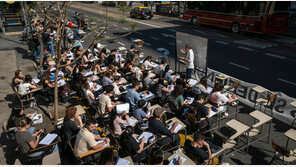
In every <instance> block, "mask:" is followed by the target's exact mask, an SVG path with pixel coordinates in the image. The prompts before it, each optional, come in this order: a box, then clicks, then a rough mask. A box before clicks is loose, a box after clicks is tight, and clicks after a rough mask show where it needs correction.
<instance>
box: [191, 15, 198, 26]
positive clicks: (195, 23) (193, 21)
mask: <svg viewBox="0 0 296 167" xmlns="http://www.w3.org/2000/svg"><path fill="white" fill-rule="evenodd" d="M191 23H192V24H193V25H194V26H198V19H197V17H195V16H194V17H192V19H191Z"/></svg>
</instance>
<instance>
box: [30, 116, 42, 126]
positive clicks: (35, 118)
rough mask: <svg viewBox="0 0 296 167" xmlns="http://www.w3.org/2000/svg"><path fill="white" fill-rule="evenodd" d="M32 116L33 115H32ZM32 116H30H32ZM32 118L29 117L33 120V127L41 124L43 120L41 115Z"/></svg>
mask: <svg viewBox="0 0 296 167" xmlns="http://www.w3.org/2000/svg"><path fill="white" fill-rule="evenodd" d="M33 115H34V114H33ZM33 115H32V116H33ZM32 116H31V118H33V119H32V120H33V124H34V125H36V124H39V123H42V122H43V118H42V115H41V114H35V115H34V117H32Z"/></svg>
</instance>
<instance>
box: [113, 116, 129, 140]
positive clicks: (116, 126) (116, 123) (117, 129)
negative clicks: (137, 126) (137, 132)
mask: <svg viewBox="0 0 296 167" xmlns="http://www.w3.org/2000/svg"><path fill="white" fill-rule="evenodd" d="M123 118H125V119H123ZM110 122H111V125H110V126H111V127H112V130H113V132H114V134H115V135H117V136H118V135H120V134H121V133H122V128H123V126H124V125H129V124H130V119H129V116H128V115H127V114H126V112H125V111H122V113H120V114H118V113H117V112H116V111H113V112H112V113H111V121H110Z"/></svg>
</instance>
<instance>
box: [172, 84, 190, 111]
mask: <svg viewBox="0 0 296 167" xmlns="http://www.w3.org/2000/svg"><path fill="white" fill-rule="evenodd" d="M183 93H184V90H183V86H182V85H176V86H175V88H174V90H173V91H172V93H171V94H170V95H169V101H171V102H172V103H174V104H175V106H176V109H177V110H179V109H182V110H183V111H184V109H185V107H188V104H189V102H190V101H189V100H188V101H187V102H186V103H184V97H183Z"/></svg>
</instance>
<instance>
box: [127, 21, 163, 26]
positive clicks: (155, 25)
mask: <svg viewBox="0 0 296 167" xmlns="http://www.w3.org/2000/svg"><path fill="white" fill-rule="evenodd" d="M126 20H128V21H132V22H136V23H139V24H144V25H146V26H150V27H153V28H162V27H160V26H157V25H153V24H148V23H143V22H140V21H137V20H132V19H126Z"/></svg>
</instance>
